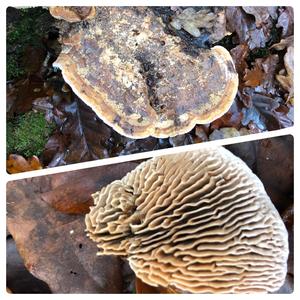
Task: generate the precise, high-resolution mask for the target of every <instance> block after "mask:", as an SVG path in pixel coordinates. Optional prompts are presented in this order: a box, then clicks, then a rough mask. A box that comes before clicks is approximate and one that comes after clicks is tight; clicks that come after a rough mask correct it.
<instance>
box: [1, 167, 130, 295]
mask: <svg viewBox="0 0 300 300" xmlns="http://www.w3.org/2000/svg"><path fill="white" fill-rule="evenodd" d="M135 166H136V164H135V163H133V164H132V163H125V164H123V165H122V166H121V165H112V166H110V167H109V168H110V170H109V171H110V172H108V171H107V168H108V167H107V166H104V167H99V168H97V171H98V174H97V175H96V173H97V172H96V171H95V172H92V173H91V176H90V177H89V174H88V172H86V171H85V172H83V173H81V172H82V171H74V172H71V173H70V174H68V173H65V174H60V175H49V176H48V177H50V178H51V180H53V182H52V185H53V187H54V189H53V193H54V194H55V193H56V192H57V193H58V194H60V195H61V196H63V197H64V198H63V199H62V201H66V200H68V199H67V198H69V200H68V201H69V203H70V202H72V201H74V202H76V201H77V200H75V199H76V197H77V196H78V188H83V189H85V191H86V192H87V193H88V195H89V193H90V189H92V188H93V183H92V182H93V180H96V183H97V184H98V187H99V186H102V184H106V183H107V181H108V180H109V181H110V180H116V179H118V178H120V176H122V173H123V174H124V173H125V172H127V171H129V170H130V169H132V168H134V167H135ZM80 174H82V175H83V176H81V178H82V181H87V183H86V186H84V183H82V184H81V185H80V186H79V187H78V188H77V187H76V185H74V184H72V179H74V178H78V177H79V176H80ZM108 174H111V175H110V176H108ZM95 175H96V176H97V177H96V176H95ZM69 176H70V177H69ZM63 177H64V178H63ZM95 177H96V178H95ZM48 180H49V179H48ZM32 181H34V183H32ZM59 182H64V183H65V185H66V186H68V190H69V191H68V193H63V192H62V191H61V187H60V186H59ZM66 182H68V185H67V184H66ZM77 184H79V183H78V181H77ZM44 185H45V180H44V177H38V178H34V180H32V179H23V180H18V181H14V182H9V183H8V184H7V226H8V230H9V232H10V233H11V235H12V236H13V238H14V240H15V242H16V245H17V249H18V251H19V253H20V255H21V257H22V258H23V260H24V264H25V266H26V268H27V269H28V270H29V271H30V272H31V273H32V274H33V275H34V276H35V277H37V278H39V279H40V280H43V281H44V282H46V283H47V284H48V286H49V287H50V289H51V291H52V292H53V293H112V292H113V293H120V292H122V277H121V264H120V260H119V259H117V258H116V257H111V256H106V257H101V258H99V257H96V255H95V251H96V247H95V244H94V243H93V242H92V241H89V240H88V239H87V238H86V236H85V233H84V230H85V225H84V216H83V215H70V214H65V213H62V212H60V211H57V210H56V209H54V207H53V206H52V205H49V204H51V203H50V202H48V203H47V202H45V201H43V195H44V196H45V195H47V200H48V201H50V199H51V197H50V196H49V193H50V190H49V191H48V192H47V189H51V188H52V187H51V185H50V183H49V182H48V184H46V185H47V189H46V190H45V191H44V192H43V193H39V192H38V191H39V190H43V188H44ZM71 187H73V191H72V190H71ZM79 195H80V194H79ZM88 195H86V196H87V197H88ZM54 198H55V197H54V196H53V197H52V199H54ZM72 199H74V200H72ZM80 199H81V200H82V201H85V198H84V197H81V196H80ZM76 205H78V204H76Z"/></svg>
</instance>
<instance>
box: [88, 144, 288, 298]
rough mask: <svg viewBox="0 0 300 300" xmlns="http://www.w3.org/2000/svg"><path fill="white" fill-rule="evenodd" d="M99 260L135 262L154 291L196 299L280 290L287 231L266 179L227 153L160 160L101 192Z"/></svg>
mask: <svg viewBox="0 0 300 300" xmlns="http://www.w3.org/2000/svg"><path fill="white" fill-rule="evenodd" d="M93 198H94V204H95V206H93V207H91V211H90V213H89V214H87V215H86V227H87V232H88V236H89V237H90V238H91V239H92V240H94V241H95V242H96V243H97V246H98V248H99V252H98V255H110V254H113V255H120V256H124V257H126V258H127V259H128V261H129V264H130V266H131V268H132V269H133V271H134V272H135V274H136V276H137V277H139V278H140V279H141V280H142V281H144V282H146V283H147V284H150V285H153V286H158V285H159V286H163V287H170V288H176V289H179V290H182V291H186V292H192V293H254V292H274V291H276V290H278V289H279V288H280V286H281V285H282V284H283V282H284V280H285V275H286V268H287V257H288V241H287V231H286V229H285V226H284V224H283V222H282V220H281V218H280V216H279V214H278V212H277V210H276V209H275V207H274V206H273V204H272V202H271V200H270V198H269V197H268V195H267V194H266V192H265V190H264V187H263V185H262V183H261V181H260V180H259V179H258V178H257V177H256V176H255V175H254V174H253V173H252V171H251V170H250V169H249V168H248V167H247V165H246V164H245V163H244V162H242V161H241V160H240V159H239V158H237V157H235V156H234V155H233V154H231V153H230V152H229V151H227V150H225V149H224V148H221V147H220V148H218V147H214V148H205V149H201V150H198V151H193V152H186V153H183V154H175V155H168V156H163V157H158V158H153V159H151V160H148V161H146V162H144V163H142V164H140V165H139V166H138V167H137V168H136V169H135V170H133V171H131V172H130V173H128V174H127V175H126V176H125V177H124V178H123V179H121V180H117V181H114V182H112V183H111V184H109V185H107V186H106V187H104V188H102V189H101V191H99V192H96V193H95V194H93Z"/></svg>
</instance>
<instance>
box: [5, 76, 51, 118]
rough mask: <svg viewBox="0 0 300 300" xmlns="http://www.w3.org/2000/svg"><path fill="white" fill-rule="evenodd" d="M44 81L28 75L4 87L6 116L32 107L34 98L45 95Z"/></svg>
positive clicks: (23, 111)
mask: <svg viewBox="0 0 300 300" xmlns="http://www.w3.org/2000/svg"><path fill="white" fill-rule="evenodd" d="M46 96H47V90H46V89H45V88H44V82H43V80H42V79H41V78H39V77H37V76H29V77H28V78H26V79H21V80H19V81H17V82H16V83H14V84H11V83H8V84H7V87H6V105H7V107H6V112H7V116H8V117H13V116H14V115H15V114H21V113H25V112H28V111H30V110H31V109H32V103H33V101H34V100H35V99H37V98H41V97H46Z"/></svg>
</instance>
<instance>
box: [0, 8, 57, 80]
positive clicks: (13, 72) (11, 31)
mask: <svg viewBox="0 0 300 300" xmlns="http://www.w3.org/2000/svg"><path fill="white" fill-rule="evenodd" d="M11 9H12V8H9V9H7V19H8V20H9V19H10V18H9V16H8V14H9V13H11ZM17 16H18V17H16V18H15V19H14V20H13V21H8V22H7V26H6V49H7V50H6V54H7V56H6V57H7V59H6V63H7V65H6V66H7V67H6V76H7V80H12V79H15V78H19V77H21V76H23V75H24V74H25V73H26V70H24V67H23V56H24V51H25V49H26V47H28V46H32V47H34V46H37V47H40V46H43V45H42V38H43V37H44V36H45V33H46V32H47V30H48V29H49V27H50V26H51V24H52V22H53V21H52V20H53V19H52V17H51V16H50V14H49V12H48V10H47V9H43V8H42V7H34V8H26V9H18V10H17Z"/></svg>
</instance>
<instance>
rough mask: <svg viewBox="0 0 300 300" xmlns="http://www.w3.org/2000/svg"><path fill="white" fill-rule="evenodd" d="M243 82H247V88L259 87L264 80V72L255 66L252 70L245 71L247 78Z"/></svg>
mask: <svg viewBox="0 0 300 300" xmlns="http://www.w3.org/2000/svg"><path fill="white" fill-rule="evenodd" d="M243 80H244V81H245V83H244V84H245V86H250V87H256V86H259V85H261V83H262V82H263V80H264V72H263V71H262V69H261V68H260V67H259V66H258V65H255V66H254V67H253V68H252V69H251V70H249V69H246V70H245V76H244V78H243Z"/></svg>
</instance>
